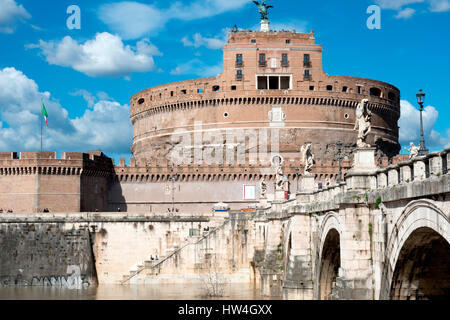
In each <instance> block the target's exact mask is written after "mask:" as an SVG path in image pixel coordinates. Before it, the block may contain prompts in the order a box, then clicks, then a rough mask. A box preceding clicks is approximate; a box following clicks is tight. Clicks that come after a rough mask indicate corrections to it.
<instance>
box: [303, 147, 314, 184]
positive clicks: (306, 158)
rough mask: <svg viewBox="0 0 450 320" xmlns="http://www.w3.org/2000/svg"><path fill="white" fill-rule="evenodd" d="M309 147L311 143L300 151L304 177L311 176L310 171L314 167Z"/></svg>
mask: <svg viewBox="0 0 450 320" xmlns="http://www.w3.org/2000/svg"><path fill="white" fill-rule="evenodd" d="M311 146H312V144H311V143H307V144H306V145H305V146H302V148H301V149H300V152H301V153H302V158H303V163H304V164H305V171H304V173H303V175H305V176H309V175H311V169H312V167H313V166H314V155H313V153H312V151H311Z"/></svg>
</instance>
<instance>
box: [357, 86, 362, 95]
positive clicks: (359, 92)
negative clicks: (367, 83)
mask: <svg viewBox="0 0 450 320" xmlns="http://www.w3.org/2000/svg"><path fill="white" fill-rule="evenodd" d="M357 89H358V94H361V86H357Z"/></svg>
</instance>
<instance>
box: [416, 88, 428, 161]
mask: <svg viewBox="0 0 450 320" xmlns="http://www.w3.org/2000/svg"><path fill="white" fill-rule="evenodd" d="M416 97H417V102H418V103H419V106H420V147H419V156H424V155H427V154H428V149H427V148H426V147H425V138H424V135H423V120H422V111H423V103H424V101H425V93H423V92H422V89H420V90H419V93H417V94H416Z"/></svg>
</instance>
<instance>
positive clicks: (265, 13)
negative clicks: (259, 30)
mask: <svg viewBox="0 0 450 320" xmlns="http://www.w3.org/2000/svg"><path fill="white" fill-rule="evenodd" d="M253 2H254V3H255V4H256V6H257V7H258V9H259V13H260V14H261V21H269V9H270V8H273V6H270V5H269V6H268V5H267V2H266V0H261V3H259V1H256V0H253Z"/></svg>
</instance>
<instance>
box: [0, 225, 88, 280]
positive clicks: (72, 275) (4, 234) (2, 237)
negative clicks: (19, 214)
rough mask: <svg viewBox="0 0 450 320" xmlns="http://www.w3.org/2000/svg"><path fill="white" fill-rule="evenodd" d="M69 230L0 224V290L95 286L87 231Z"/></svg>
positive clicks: (53, 226)
mask: <svg viewBox="0 0 450 320" xmlns="http://www.w3.org/2000/svg"><path fill="white" fill-rule="evenodd" d="M2 220H3V219H2ZM72 227H73V226H71V225H68V224H66V223H64V222H63V223H39V222H38V223H3V222H2V221H0V246H1V248H2V250H1V251H0V286H9V285H18V286H31V285H33V286H58V287H59V286H67V285H68V283H69V285H70V284H71V285H74V284H79V285H82V284H83V285H93V284H95V283H96V275H95V266H94V258H93V254H92V244H91V241H90V237H89V231H88V230H87V229H86V227H80V228H72Z"/></svg>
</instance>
